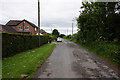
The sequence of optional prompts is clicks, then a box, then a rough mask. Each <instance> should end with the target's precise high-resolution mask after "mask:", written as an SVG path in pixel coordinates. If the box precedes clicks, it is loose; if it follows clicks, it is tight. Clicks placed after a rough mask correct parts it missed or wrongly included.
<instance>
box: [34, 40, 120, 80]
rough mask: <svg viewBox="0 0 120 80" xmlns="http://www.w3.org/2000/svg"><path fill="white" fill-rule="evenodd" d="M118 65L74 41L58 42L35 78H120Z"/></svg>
mask: <svg viewBox="0 0 120 80" xmlns="http://www.w3.org/2000/svg"><path fill="white" fill-rule="evenodd" d="M119 73H120V71H119V70H118V68H117V67H115V66H113V65H111V64H110V63H109V62H107V61H105V60H103V59H101V58H100V57H98V56H96V55H95V54H93V53H92V52H90V51H88V50H87V49H84V48H82V47H80V46H78V45H76V44H74V43H73V42H70V41H67V40H62V42H59V43H57V45H56V48H55V49H54V51H53V52H52V54H51V56H49V57H48V59H47V60H46V61H45V63H44V64H43V65H42V67H41V68H40V69H39V70H38V72H37V74H36V75H35V78H117V79H119V78H120V74H119Z"/></svg>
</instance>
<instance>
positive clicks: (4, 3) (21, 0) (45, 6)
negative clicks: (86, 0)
mask: <svg viewBox="0 0 120 80" xmlns="http://www.w3.org/2000/svg"><path fill="white" fill-rule="evenodd" d="M37 1H38V0H0V24H6V23H7V22H8V21H9V20H23V19H26V20H28V21H30V22H32V23H34V24H36V25H37V19H38V18H37V16H38V15H37V12H38V11H37V9H38V6H37V4H38V3H37ZM40 1H41V3H40V4H41V6H40V7H41V28H42V29H44V30H45V31H46V32H49V33H51V30H53V29H58V30H59V32H60V33H64V34H67V29H68V34H71V33H72V31H71V30H72V27H71V26H72V20H73V18H75V17H78V16H79V14H80V13H79V11H80V6H81V5H82V0H40ZM76 32H77V26H76V22H75V21H74V33H76Z"/></svg>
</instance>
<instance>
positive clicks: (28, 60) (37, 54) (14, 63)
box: [2, 44, 56, 78]
mask: <svg viewBox="0 0 120 80" xmlns="http://www.w3.org/2000/svg"><path fill="white" fill-rule="evenodd" d="M55 45H56V44H45V45H43V46H41V47H40V48H36V49H32V50H28V51H26V52H22V53H20V54H17V55H15V56H12V57H9V58H4V59H3V60H2V78H20V75H21V74H27V75H29V78H32V77H33V76H34V75H35V72H36V70H37V68H39V67H40V66H41V64H43V62H44V61H45V60H46V58H47V57H48V56H49V55H50V53H51V52H52V50H53V49H54V47H55ZM39 62H40V63H39Z"/></svg>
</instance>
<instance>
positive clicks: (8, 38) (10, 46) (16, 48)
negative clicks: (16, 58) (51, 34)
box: [2, 33, 48, 57]
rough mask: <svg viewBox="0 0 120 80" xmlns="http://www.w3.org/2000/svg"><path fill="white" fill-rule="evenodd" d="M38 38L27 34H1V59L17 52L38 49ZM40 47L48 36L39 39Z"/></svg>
mask: <svg viewBox="0 0 120 80" xmlns="http://www.w3.org/2000/svg"><path fill="white" fill-rule="evenodd" d="M38 41H39V37H38V36H37V35H28V34H10V33H2V57H10V56H13V55H15V54H17V53H19V52H23V51H26V50H28V49H33V48H36V47H39V42H38ZM40 42H41V43H40V45H43V44H46V43H47V42H48V36H41V37H40Z"/></svg>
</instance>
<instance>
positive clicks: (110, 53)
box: [66, 39, 120, 67]
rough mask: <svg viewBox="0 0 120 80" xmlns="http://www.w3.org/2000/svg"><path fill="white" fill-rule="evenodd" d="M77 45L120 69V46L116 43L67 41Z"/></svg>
mask: <svg viewBox="0 0 120 80" xmlns="http://www.w3.org/2000/svg"><path fill="white" fill-rule="evenodd" d="M66 40H69V41H72V42H75V43H77V44H78V45H80V46H83V47H84V48H87V49H88V50H90V51H92V52H93V53H95V54H96V55H98V56H100V57H103V58H104V59H106V60H108V61H110V62H111V63H113V64H114V65H116V66H118V67H120V45H119V44H115V43H114V42H104V41H101V42H89V43H86V44H81V43H78V42H76V40H75V39H66Z"/></svg>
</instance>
